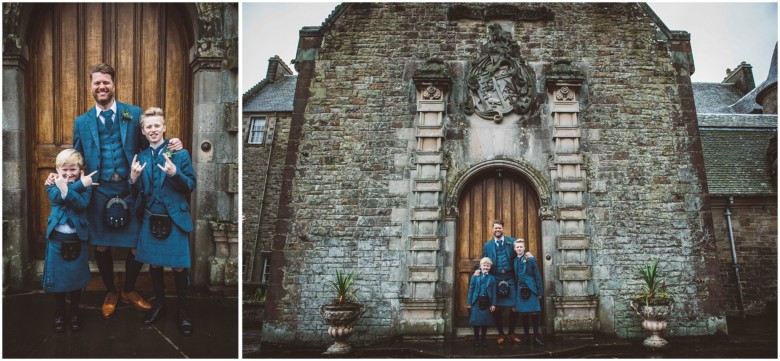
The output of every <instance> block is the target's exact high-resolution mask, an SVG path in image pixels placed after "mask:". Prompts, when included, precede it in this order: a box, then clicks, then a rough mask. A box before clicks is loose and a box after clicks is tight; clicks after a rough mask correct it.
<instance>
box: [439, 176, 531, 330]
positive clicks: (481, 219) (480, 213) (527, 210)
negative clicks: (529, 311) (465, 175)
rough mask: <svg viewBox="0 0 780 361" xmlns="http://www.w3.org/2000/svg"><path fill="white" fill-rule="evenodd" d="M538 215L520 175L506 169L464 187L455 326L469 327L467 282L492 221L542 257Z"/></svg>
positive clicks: (460, 205) (460, 206) (487, 237)
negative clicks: (522, 240)
mask: <svg viewBox="0 0 780 361" xmlns="http://www.w3.org/2000/svg"><path fill="white" fill-rule="evenodd" d="M538 214H539V197H538V196H537V194H536V192H535V191H534V189H533V187H532V186H531V185H529V184H528V183H526V182H525V181H523V177H522V176H521V175H519V174H516V173H513V172H509V171H506V169H504V170H503V171H498V170H492V171H487V172H485V173H482V174H480V175H477V176H476V177H475V178H474V179H473V180H471V181H470V182H469V183H468V184H467V185H466V187H465V188H464V190H463V191H462V193H461V195H460V197H459V198H458V231H457V232H458V233H457V252H456V257H457V259H456V263H455V264H456V265H457V266H456V272H457V274H456V275H455V290H454V291H455V297H454V298H455V301H456V302H455V326H457V327H465V326H468V325H469V322H468V317H469V313H468V309H466V295H467V293H468V289H469V280H470V278H471V275H472V274H473V273H474V266H475V265H478V264H479V260H480V259H481V258H482V245H483V244H484V243H485V242H487V240H489V239H491V238H492V237H493V235H492V229H493V220H494V219H501V220H503V221H504V234H506V235H507V236H511V237H514V238H523V239H525V240H526V248H528V250H529V251H531V252H532V253H533V254H534V256H537V257H538V256H541V254H542V249H541V244H542V242H541V223H540V220H539V217H538ZM539 266H540V267H541V266H542V262H539ZM505 317H506V316H505ZM504 324H505V325H507V323H506V322H505V323H504ZM505 327H506V326H505Z"/></svg>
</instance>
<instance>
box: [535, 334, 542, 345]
mask: <svg viewBox="0 0 780 361" xmlns="http://www.w3.org/2000/svg"><path fill="white" fill-rule="evenodd" d="M534 342H535V343H536V344H537V345H539V346H544V342H542V338H541V337H539V336H535V337H534Z"/></svg>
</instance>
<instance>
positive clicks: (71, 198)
mask: <svg viewBox="0 0 780 361" xmlns="http://www.w3.org/2000/svg"><path fill="white" fill-rule="evenodd" d="M46 193H47V194H48V196H49V203H51V213H50V214H49V219H48V220H47V221H46V223H47V226H46V238H47V239H48V238H51V233H52V232H53V231H54V227H56V226H57V225H58V224H60V223H63V222H66V221H68V220H69V221H70V223H71V225H73V228H76V234H78V236H79V239H81V240H87V239H88V238H89V233H88V228H87V227H88V225H89V221H87V213H86V212H85V211H84V210H85V209H86V208H87V206H88V205H89V200H90V198H91V197H92V187H86V188H85V187H84V184H82V183H81V180H77V181H75V182H73V183H69V184H68V194H67V195H66V196H65V199H62V193H61V192H60V189H59V188H57V186H56V185H50V186H46Z"/></svg>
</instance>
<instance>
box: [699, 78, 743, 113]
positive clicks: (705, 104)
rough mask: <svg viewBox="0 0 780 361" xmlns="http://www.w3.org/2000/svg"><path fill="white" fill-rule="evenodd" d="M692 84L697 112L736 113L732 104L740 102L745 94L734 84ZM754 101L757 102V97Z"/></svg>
mask: <svg viewBox="0 0 780 361" xmlns="http://www.w3.org/2000/svg"><path fill="white" fill-rule="evenodd" d="M691 85H693V99H694V102H695V103H696V113H705V114H713V113H714V114H724V113H735V111H734V109H732V108H731V107H730V106H731V105H732V104H734V103H736V102H738V101H739V100H740V99H741V98H742V95H743V94H741V93H740V91H739V89H737V87H736V85H734V84H723V83H692V84H691ZM753 101H754V102H755V98H754V99H753Z"/></svg>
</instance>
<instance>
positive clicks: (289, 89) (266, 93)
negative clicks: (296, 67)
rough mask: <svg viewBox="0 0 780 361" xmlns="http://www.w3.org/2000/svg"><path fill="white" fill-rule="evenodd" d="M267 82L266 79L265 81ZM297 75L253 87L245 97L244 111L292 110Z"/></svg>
mask: <svg viewBox="0 0 780 361" xmlns="http://www.w3.org/2000/svg"><path fill="white" fill-rule="evenodd" d="M263 82H265V80H264V81H263ZM297 82H298V76H297V75H289V76H285V77H283V78H282V79H280V80H278V81H276V82H273V83H268V82H266V83H265V84H262V82H261V83H260V84H258V85H259V89H256V90H255V89H253V90H252V91H251V94H248V96H246V97H245V98H244V109H243V111H244V112H292V111H293V100H294V99H295V83H297ZM247 93H250V92H247Z"/></svg>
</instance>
